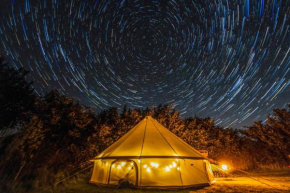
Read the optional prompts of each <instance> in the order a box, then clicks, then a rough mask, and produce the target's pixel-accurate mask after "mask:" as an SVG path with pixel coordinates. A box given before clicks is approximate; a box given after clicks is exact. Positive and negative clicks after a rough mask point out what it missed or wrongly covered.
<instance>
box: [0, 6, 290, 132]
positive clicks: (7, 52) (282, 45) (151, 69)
mask: <svg viewBox="0 0 290 193" xmlns="http://www.w3.org/2000/svg"><path fill="white" fill-rule="evenodd" d="M0 5H1V7H0V11H1V15H0V54H1V55H4V56H5V57H6V58H7V60H8V62H9V63H10V64H11V65H12V66H13V67H15V68H20V67H24V68H25V69H27V70H29V71H30V75H29V76H30V77H29V78H30V79H31V80H33V81H34V87H35V89H36V92H37V93H38V94H39V95H43V94H45V93H46V92H48V91H50V90H52V89H57V90H58V91H59V92H61V93H62V94H65V95H67V96H69V97H75V98H76V99H77V100H79V101H80V103H82V104H84V105H86V106H89V107H92V108H94V109H95V110H96V111H97V112H98V111H100V110H102V109H106V108H108V107H111V106H117V107H119V108H122V107H123V106H124V105H125V104H127V105H128V107H131V108H146V107H149V108H150V107H151V106H152V105H155V106H157V105H158V104H172V105H173V106H174V107H175V108H176V109H178V110H179V111H180V112H181V116H183V117H188V116H194V115H197V116H199V117H212V118H214V119H215V122H216V124H218V125H221V126H224V127H236V128H240V127H242V126H244V125H248V124H251V123H253V122H254V121H257V120H262V121H263V120H265V118H266V116H267V115H269V114H270V113H271V111H272V109H274V108H285V107H286V104H287V103H289V102H290V87H289V84H290V72H289V69H290V53H289V52H290V36H289V34H290V29H289V24H290V22H289V13H290V1H289V0H142V1H141V0H112V1H110V0H106V1H105V0H92V1H90V0H10V1H7V0H3V1H1V3H0Z"/></svg>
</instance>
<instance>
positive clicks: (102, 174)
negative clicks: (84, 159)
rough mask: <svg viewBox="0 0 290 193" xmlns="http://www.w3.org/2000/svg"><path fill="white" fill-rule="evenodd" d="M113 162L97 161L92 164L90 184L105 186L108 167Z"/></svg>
mask: <svg viewBox="0 0 290 193" xmlns="http://www.w3.org/2000/svg"><path fill="white" fill-rule="evenodd" d="M113 161H114V160H97V161H95V162H94V168H93V174H92V177H91V180H90V182H93V183H98V184H107V182H108V177H109V175H108V174H109V169H110V165H111V163H112V162H113Z"/></svg>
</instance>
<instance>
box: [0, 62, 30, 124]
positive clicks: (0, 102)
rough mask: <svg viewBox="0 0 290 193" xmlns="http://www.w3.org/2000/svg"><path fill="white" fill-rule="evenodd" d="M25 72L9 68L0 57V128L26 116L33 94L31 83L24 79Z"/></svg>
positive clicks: (17, 121) (21, 69)
mask: <svg viewBox="0 0 290 193" xmlns="http://www.w3.org/2000/svg"><path fill="white" fill-rule="evenodd" d="M27 74H28V72H27V71H25V70H24V69H23V68H20V69H18V70H16V69H14V68H11V67H10V66H9V65H8V64H7V63H6V62H5V61H4V58H3V57H0V129H5V128H7V127H8V126H10V127H13V126H15V125H16V124H17V123H19V122H21V121H23V120H27V118H28V114H29V110H30V108H31V107H32V105H33V103H34V100H35V96H34V94H33V88H32V86H31V84H32V83H31V82H28V81H26V80H25V76H26V75H27Z"/></svg>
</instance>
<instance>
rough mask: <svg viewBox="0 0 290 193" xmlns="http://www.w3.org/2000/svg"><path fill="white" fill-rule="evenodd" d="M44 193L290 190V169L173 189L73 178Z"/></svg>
mask: <svg viewBox="0 0 290 193" xmlns="http://www.w3.org/2000/svg"><path fill="white" fill-rule="evenodd" d="M44 192H45V193H60V192H66V193H106V192H118V193H152V192H154V193H155V192H158V193H205V192H261V193H262V192H263V193H264V192H265V193H274V192H290V169H288V170H281V171H259V172H250V173H235V174H234V176H231V177H222V178H217V179H216V183H215V184H214V185H212V186H210V187H205V188H202V189H186V190H174V191H168V190H166V191H160V190H159V191H158V190H137V189H128V188H120V189H114V188H101V187H97V186H95V185H92V184H89V183H88V182H87V179H86V178H80V179H78V180H73V181H71V182H69V183H67V184H65V185H58V186H56V187H54V188H52V189H49V190H46V191H44Z"/></svg>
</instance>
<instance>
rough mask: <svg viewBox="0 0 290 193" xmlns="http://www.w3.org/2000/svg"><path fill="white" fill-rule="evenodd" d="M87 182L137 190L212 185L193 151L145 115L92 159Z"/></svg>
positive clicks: (208, 172) (202, 159)
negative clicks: (122, 186) (124, 185)
mask: <svg viewBox="0 0 290 193" xmlns="http://www.w3.org/2000/svg"><path fill="white" fill-rule="evenodd" d="M92 161H93V162H94V168H93V173H92V177H91V180H90V182H91V183H94V184H99V185H109V186H110V185H119V184H120V183H121V182H124V181H126V183H130V184H132V185H134V186H136V187H141V188H184V187H191V186H206V185H210V184H212V183H213V182H214V177H213V173H212V171H211V167H210V163H209V162H208V161H207V160H206V158H205V157H203V156H202V155H201V154H200V153H199V152H198V151H197V150H195V149H194V148H193V147H191V146H190V145H188V144H187V143H185V142H184V141H182V140H181V139H180V138H179V137H177V136H176V135H174V134H173V133H171V132H170V131H169V130H168V129H166V128H165V127H163V126H162V125H161V124H160V123H158V122H157V121H156V120H155V119H153V118H152V117H150V116H147V117H146V118H145V119H143V120H142V121H141V122H140V123H139V124H137V125H136V126H135V127H134V128H133V129H131V130H130V131H129V132H128V133H126V134H125V135H124V136H123V137H121V138H120V139H119V140H118V141H116V142H115V143H114V144H112V145H111V146H110V147H108V148H107V149H106V150H105V151H103V152H102V153H101V154H99V155H98V156H97V157H95V158H94V159H93V160H92Z"/></svg>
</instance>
